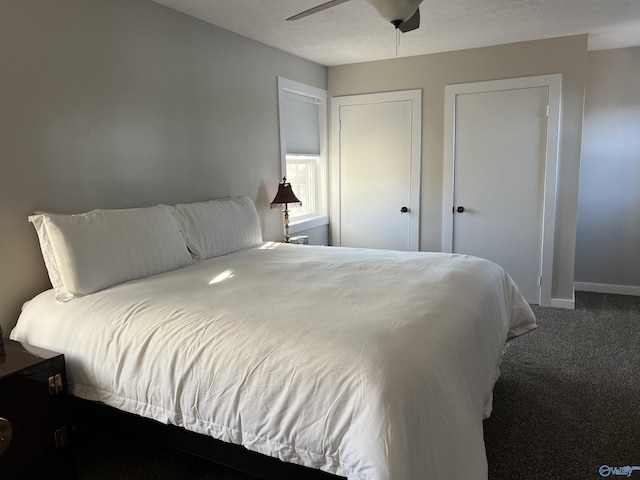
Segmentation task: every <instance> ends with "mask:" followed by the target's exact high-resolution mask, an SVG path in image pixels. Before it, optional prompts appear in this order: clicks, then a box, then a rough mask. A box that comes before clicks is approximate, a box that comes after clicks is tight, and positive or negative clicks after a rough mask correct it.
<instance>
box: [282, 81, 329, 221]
mask: <svg viewBox="0 0 640 480" xmlns="http://www.w3.org/2000/svg"><path fill="white" fill-rule="evenodd" d="M278 98H279V103H280V150H281V160H282V172H283V176H285V177H287V181H288V182H290V183H291V186H292V188H293V191H294V193H295V194H296V196H297V197H298V198H299V199H300V201H301V202H302V207H296V208H292V209H291V211H290V213H289V216H290V218H291V230H290V231H291V233H295V232H296V231H301V230H304V229H307V228H312V227H315V226H320V225H326V224H327V223H329V221H328V211H327V210H328V208H327V198H328V184H327V153H326V150H327V148H326V143H327V129H326V123H327V92H326V91H325V90H322V89H319V88H315V87H311V86H309V85H305V84H302V83H299V82H294V81H293V80H287V79H286V78H281V77H279V78H278Z"/></svg>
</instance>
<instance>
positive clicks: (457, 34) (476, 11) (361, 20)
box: [154, 0, 640, 66]
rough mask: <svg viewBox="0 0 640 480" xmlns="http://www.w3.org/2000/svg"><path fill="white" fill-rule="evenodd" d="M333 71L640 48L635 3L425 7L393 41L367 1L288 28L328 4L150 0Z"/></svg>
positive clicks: (465, 1)
mask: <svg viewBox="0 0 640 480" xmlns="http://www.w3.org/2000/svg"><path fill="white" fill-rule="evenodd" d="M154 1H156V2H157V3H161V4H163V5H166V6H168V7H171V8H174V9H176V10H179V11H181V12H184V13H186V14H189V15H192V16H194V17H197V18H200V19H202V20H204V21H206V22H209V23H212V24H214V25H217V26H219V27H222V28H224V29H227V30H231V31H233V32H236V33H238V34H240V35H243V36H245V37H249V38H252V39H254V40H257V41H259V42H262V43H265V44H267V45H270V46H272V47H275V48H278V49H280V50H284V51H286V52H289V53H292V54H294V55H297V56H299V57H302V58H306V59H308V60H311V61H313V62H316V63H319V64H322V65H327V66H332V65H341V64H348V63H358V62H364V61H371V60H382V59H387V58H394V57H396V56H399V57H405V56H412V55H422V54H427V53H437V52H445V51H452V50H462V49H466V48H474V47H483V46H489V45H499V44H505V43H512V42H519V41H525V40H537V39H542V38H551V37H562V36H567V35H577V34H583V33H587V34H589V50H601V49H608V48H622V47H631V46H640V0H424V1H423V2H422V5H421V7H420V13H421V17H422V20H421V25H420V28H419V29H418V30H414V31H412V32H409V33H405V34H402V35H401V37H400V43H399V46H398V47H397V52H396V33H395V29H394V28H393V26H392V25H391V24H388V23H387V22H386V21H385V20H383V19H382V18H381V17H380V16H379V15H378V14H377V12H376V11H375V9H374V8H373V6H372V5H370V4H369V3H368V2H367V1H366V0H351V1H348V2H346V3H343V4H341V5H338V6H336V7H333V8H330V9H327V10H324V11H323V12H320V13H317V14H314V15H311V16H309V17H306V18H303V19H300V20H296V21H289V22H287V21H285V18H287V17H290V16H291V15H294V14H296V13H299V12H301V11H303V10H306V9H308V8H311V7H314V6H316V5H319V4H321V3H324V2H325V1H326V0H154Z"/></svg>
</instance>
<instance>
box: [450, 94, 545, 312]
mask: <svg viewBox="0 0 640 480" xmlns="http://www.w3.org/2000/svg"><path fill="white" fill-rule="evenodd" d="M481 90H482V91H474V92H467V93H464V94H458V95H456V97H455V102H454V105H453V107H452V108H453V116H454V118H455V120H454V124H453V128H454V132H455V134H454V138H453V173H452V200H450V203H449V205H450V207H449V208H451V210H450V211H449V215H450V216H451V217H452V228H451V251H452V252H456V253H465V254H470V255H475V256H478V257H482V258H486V259H489V260H492V261H494V262H496V263H497V264H499V265H501V266H502V267H504V269H505V270H506V271H507V272H508V273H509V275H510V276H511V277H512V278H513V280H514V281H515V283H516V284H517V285H518V287H519V288H520V290H521V291H522V293H523V294H524V296H525V298H526V299H527V301H528V302H529V303H534V304H539V303H540V299H541V286H542V278H543V272H542V270H543V244H544V241H543V240H544V239H543V232H544V215H545V211H544V207H545V181H546V174H547V168H548V165H547V145H548V143H547V140H548V139H547V128H548V120H549V117H548V110H549V107H548V105H549V86H548V85H531V86H526V85H525V86H518V87H517V88H505V89H495V88H489V89H481ZM451 205H452V207H451Z"/></svg>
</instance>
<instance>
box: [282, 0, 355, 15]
mask: <svg viewBox="0 0 640 480" xmlns="http://www.w3.org/2000/svg"><path fill="white" fill-rule="evenodd" d="M348 1H349V0H331V1H330V2H326V3H323V4H321V5H318V6H317V7H313V8H310V9H309V10H305V11H304V12H301V13H298V14H297V15H294V16H293V17H289V18H287V20H298V19H299V18H304V17H307V16H309V15H313V14H314V13H318V12H321V11H322V10H326V9H327V8H331V7H335V6H336V5H340V4H341V3H345V2H348Z"/></svg>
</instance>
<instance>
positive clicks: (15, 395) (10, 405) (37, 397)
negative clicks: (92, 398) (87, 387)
mask: <svg viewBox="0 0 640 480" xmlns="http://www.w3.org/2000/svg"><path fill="white" fill-rule="evenodd" d="M4 347H5V357H4V361H3V362H2V363H0V418H2V419H3V421H1V423H2V431H3V432H5V435H4V441H2V439H0V443H1V444H0V451H2V454H1V455H0V472H2V478H8V479H13V478H16V479H20V478H46V477H48V476H50V475H51V474H52V473H54V472H58V473H59V474H61V475H59V476H63V477H67V476H68V475H66V473H67V472H69V471H70V461H69V460H70V459H69V453H68V452H69V433H70V416H69V401H68V393H67V383H66V374H65V366H64V357H63V356H62V355H60V354H56V353H53V352H48V351H44V350H41V349H33V348H30V347H28V346H26V345H25V346H23V345H21V344H19V343H17V342H11V341H7V340H5V345H4ZM29 348H30V350H31V351H29ZM7 432H8V434H7ZM45 472H46V476H44V477H43V476H42V475H43V474H45ZM5 475H6V477H5Z"/></svg>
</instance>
